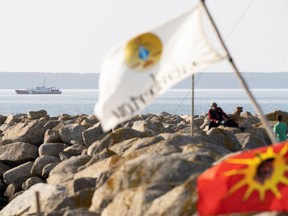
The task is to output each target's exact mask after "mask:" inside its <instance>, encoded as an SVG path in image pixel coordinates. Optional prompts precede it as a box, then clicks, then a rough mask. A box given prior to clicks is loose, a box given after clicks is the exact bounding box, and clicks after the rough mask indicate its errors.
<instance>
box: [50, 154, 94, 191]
mask: <svg viewBox="0 0 288 216" xmlns="http://www.w3.org/2000/svg"><path fill="white" fill-rule="evenodd" d="M90 159H91V157H90V156H88V155H81V156H77V157H72V158H70V159H68V160H65V161H62V162H61V163H59V164H58V165H57V166H56V167H54V168H53V169H52V170H51V172H50V174H49V178H48V179H47V183H49V184H64V185H65V184H66V183H68V181H70V180H72V179H73V177H74V175H75V173H77V172H78V168H79V167H80V166H83V165H84V164H86V163H87V162H88V161H89V160H90Z"/></svg>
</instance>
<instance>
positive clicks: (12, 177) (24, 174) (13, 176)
mask: <svg viewBox="0 0 288 216" xmlns="http://www.w3.org/2000/svg"><path fill="white" fill-rule="evenodd" d="M32 166H33V162H26V163H24V164H21V165H19V166H17V167H14V168H12V169H10V170H8V171H6V172H5V173H4V174H3V180H4V182H5V183H6V184H12V183H14V182H16V181H17V180H18V179H21V180H23V181H25V180H26V179H28V178H29V177H31V174H30V170H31V168H32ZM21 184H22V183H21Z"/></svg>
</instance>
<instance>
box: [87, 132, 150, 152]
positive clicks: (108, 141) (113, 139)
mask: <svg viewBox="0 0 288 216" xmlns="http://www.w3.org/2000/svg"><path fill="white" fill-rule="evenodd" d="M136 137H137V138H142V137H145V134H143V133H142V132H139V131H136V130H134V129H132V128H119V129H117V130H115V131H113V132H112V133H110V134H108V135H107V136H105V137H104V138H103V139H102V140H101V141H96V142H95V143H93V144H92V145H93V151H91V152H93V154H95V153H99V152H101V151H103V149H105V148H109V147H111V146H113V145H115V144H116V143H119V142H122V141H124V140H128V139H132V138H136Z"/></svg>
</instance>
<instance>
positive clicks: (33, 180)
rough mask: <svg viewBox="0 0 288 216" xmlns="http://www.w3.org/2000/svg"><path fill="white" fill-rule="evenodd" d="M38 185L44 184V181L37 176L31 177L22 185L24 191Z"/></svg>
mask: <svg viewBox="0 0 288 216" xmlns="http://www.w3.org/2000/svg"><path fill="white" fill-rule="evenodd" d="M38 183H44V180H43V179H42V178H39V177H36V176H33V177H30V178H28V179H27V180H26V181H25V182H24V183H23V184H22V189H23V190H27V189H28V188H30V187H32V185H35V184H38Z"/></svg>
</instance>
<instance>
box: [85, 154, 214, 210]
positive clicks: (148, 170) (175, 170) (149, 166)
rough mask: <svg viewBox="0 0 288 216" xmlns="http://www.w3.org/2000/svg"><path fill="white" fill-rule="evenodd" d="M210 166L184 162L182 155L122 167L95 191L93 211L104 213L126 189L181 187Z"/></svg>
mask: <svg viewBox="0 0 288 216" xmlns="http://www.w3.org/2000/svg"><path fill="white" fill-rule="evenodd" d="M209 166H210V165H209V164H205V163H201V162H195V161H189V160H186V159H181V154H174V155H167V156H159V155H157V154H151V155H142V156H140V157H138V158H135V159H133V160H130V161H128V162H126V163H125V164H124V165H122V166H121V167H120V168H119V169H118V170H117V171H116V172H115V173H114V174H113V175H112V176H111V177H110V178H109V179H108V180H107V181H106V182H105V183H104V184H103V185H102V186H101V187H100V188H99V189H97V190H96V191H95V193H94V196H93V199H92V205H91V207H90V211H94V212H98V213H99V212H101V211H102V210H103V209H104V208H105V207H106V206H107V205H108V204H109V203H110V202H111V201H112V200H113V198H114V197H115V196H116V195H117V194H118V193H120V192H121V191H124V190H126V189H130V188H136V187H139V186H141V185H147V184H159V183H166V184H169V185H175V186H176V185H180V184H181V183H183V182H184V181H186V180H187V179H188V178H189V176H190V175H192V174H195V173H200V172H203V171H204V170H205V169H207V168H208V167H209Z"/></svg>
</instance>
